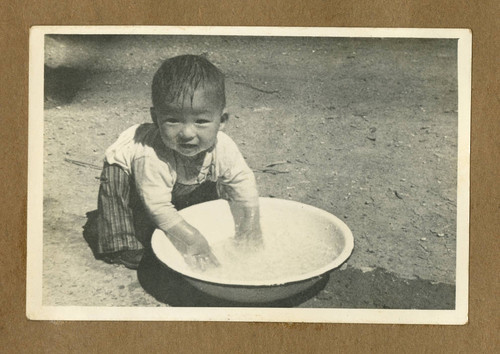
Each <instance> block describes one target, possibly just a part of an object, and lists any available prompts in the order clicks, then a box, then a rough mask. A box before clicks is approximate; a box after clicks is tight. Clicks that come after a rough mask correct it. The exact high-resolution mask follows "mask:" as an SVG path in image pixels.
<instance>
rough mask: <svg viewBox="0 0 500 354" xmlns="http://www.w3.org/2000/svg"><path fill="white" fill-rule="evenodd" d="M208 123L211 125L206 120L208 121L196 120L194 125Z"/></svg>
mask: <svg viewBox="0 0 500 354" xmlns="http://www.w3.org/2000/svg"><path fill="white" fill-rule="evenodd" d="M208 123H211V121H210V120H208V119H198V120H196V124H208Z"/></svg>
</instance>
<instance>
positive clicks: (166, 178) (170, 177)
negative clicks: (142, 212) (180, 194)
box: [132, 156, 183, 231]
mask: <svg viewBox="0 0 500 354" xmlns="http://www.w3.org/2000/svg"><path fill="white" fill-rule="evenodd" d="M132 172H133V176H134V179H135V184H136V187H137V188H136V189H137V192H138V194H139V197H140V198H141V199H142V202H143V203H144V205H145V206H146V209H147V210H148V212H149V214H150V216H151V218H152V219H153V221H154V222H155V224H156V225H157V226H158V227H159V228H160V229H162V230H164V231H165V230H168V229H169V228H171V227H172V226H175V225H176V224H177V223H179V222H180V221H182V220H183V218H182V217H181V216H180V215H179V213H178V212H177V210H176V209H175V207H174V205H173V204H172V190H173V187H174V183H175V173H174V172H173V170H172V169H171V168H170V166H169V165H168V164H167V163H166V162H164V161H161V160H160V159H158V158H157V157H156V156H144V157H141V158H138V159H135V160H134V161H133V163H132Z"/></svg>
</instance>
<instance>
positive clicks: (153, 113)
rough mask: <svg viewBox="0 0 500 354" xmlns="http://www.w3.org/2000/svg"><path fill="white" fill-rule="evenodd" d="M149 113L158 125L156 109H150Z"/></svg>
mask: <svg viewBox="0 0 500 354" xmlns="http://www.w3.org/2000/svg"><path fill="white" fill-rule="evenodd" d="M149 113H150V114H151V119H152V120H153V123H154V124H156V125H158V120H157V119H156V111H155V108H154V107H150V108H149Z"/></svg>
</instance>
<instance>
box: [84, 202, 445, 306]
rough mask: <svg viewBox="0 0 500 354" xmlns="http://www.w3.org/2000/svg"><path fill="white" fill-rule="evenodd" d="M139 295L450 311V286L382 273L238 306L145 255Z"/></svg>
mask: <svg viewBox="0 0 500 354" xmlns="http://www.w3.org/2000/svg"><path fill="white" fill-rule="evenodd" d="M95 216H96V211H92V212H89V213H87V217H88V221H87V223H86V225H85V226H84V227H83V228H84V231H83V236H84V238H85V240H86V241H87V243H88V244H89V247H90V248H91V249H92V251H93V252H94V257H95V258H96V259H99V258H100V257H99V255H98V254H97V253H96V252H95V242H96V239H95V222H94V221H95ZM137 277H138V280H139V283H140V284H141V286H142V287H143V289H144V290H145V291H146V292H148V293H149V294H150V295H152V296H153V297H154V298H155V299H156V300H157V301H159V302H162V303H164V304H167V305H169V306H176V307H281V308H288V307H315V308H364V309H370V308H372V309H428V310H433V309H442V310H449V309H454V308H455V286H454V285H451V284H445V283H437V282H431V281H429V280H424V279H418V278H417V279H403V278H399V277H397V276H396V275H395V274H393V273H390V272H388V271H386V270H385V269H382V268H373V269H370V270H369V271H366V270H365V271H363V270H360V269H356V268H352V267H347V268H345V269H335V270H334V271H332V272H330V274H327V275H325V276H324V277H323V278H322V279H321V280H320V281H319V282H318V283H316V284H315V285H314V286H313V287H311V288H310V289H308V290H307V291H305V292H302V293H300V294H298V295H295V296H293V297H290V298H287V299H284V300H281V301H274V302H269V303H240V302H232V301H227V300H223V299H219V298H216V297H213V296H210V295H207V294H205V293H203V292H201V291H199V290H198V289H197V288H195V287H193V286H192V285H191V284H190V283H188V282H187V281H186V280H185V279H184V278H183V277H182V276H181V275H179V274H178V273H177V272H175V271H173V270H171V269H170V268H168V267H167V266H165V265H164V264H163V263H162V262H160V261H159V260H158V259H157V258H156V256H155V255H154V254H153V252H152V251H151V250H148V251H147V252H146V253H145V255H144V257H143V259H142V261H141V264H140V266H139V269H138V270H137Z"/></svg>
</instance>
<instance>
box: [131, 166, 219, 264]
mask: <svg viewBox="0 0 500 354" xmlns="http://www.w3.org/2000/svg"><path fill="white" fill-rule="evenodd" d="M133 173H134V179H135V183H136V188H137V192H138V194H139V196H140V197H141V200H142V201H143V203H144V206H145V207H146V209H147V211H148V212H149V215H150V217H151V219H152V220H153V221H154V222H155V224H156V225H157V227H158V228H159V229H161V230H162V231H163V232H164V233H165V234H166V235H167V237H168V238H169V239H170V240H171V241H172V243H173V244H174V246H175V247H176V248H177V249H178V250H179V252H181V253H182V254H183V255H184V256H185V258H186V262H187V263H188V264H190V265H191V266H195V267H199V268H201V269H204V268H206V267H207V266H210V265H218V264H219V262H218V261H217V259H216V258H215V256H214V255H213V253H212V251H211V250H210V246H209V245H208V242H207V240H206V239H205V237H203V235H202V234H201V233H200V232H199V231H198V230H197V229H196V228H194V227H193V226H191V225H189V224H188V223H187V222H186V221H185V220H184V219H183V218H182V217H181V216H180V215H179V213H178V212H177V210H176V209H175V207H174V206H173V204H172V202H171V198H172V189H173V185H174V183H175V181H174V177H173V173H172V172H171V171H170V169H169V166H168V165H167V164H165V163H164V162H162V161H159V160H158V159H156V158H154V157H150V156H148V157H146V158H141V159H136V160H135V161H134V162H133Z"/></svg>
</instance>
